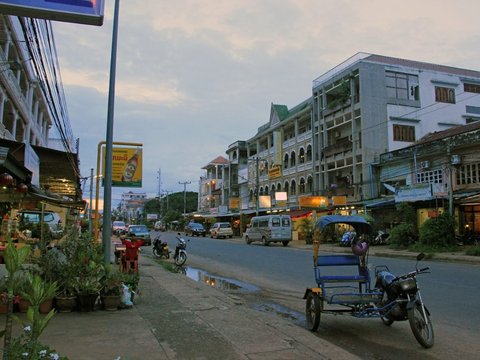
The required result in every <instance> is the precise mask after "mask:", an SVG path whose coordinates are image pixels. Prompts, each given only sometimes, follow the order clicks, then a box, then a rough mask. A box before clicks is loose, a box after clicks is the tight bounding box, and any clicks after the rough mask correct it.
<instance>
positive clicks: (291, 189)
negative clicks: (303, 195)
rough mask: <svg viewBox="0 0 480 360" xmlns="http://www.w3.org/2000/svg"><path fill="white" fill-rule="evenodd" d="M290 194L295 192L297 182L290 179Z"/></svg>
mask: <svg viewBox="0 0 480 360" xmlns="http://www.w3.org/2000/svg"><path fill="white" fill-rule="evenodd" d="M290 194H292V195H296V194H297V183H296V182H295V180H292V182H291V184H290Z"/></svg>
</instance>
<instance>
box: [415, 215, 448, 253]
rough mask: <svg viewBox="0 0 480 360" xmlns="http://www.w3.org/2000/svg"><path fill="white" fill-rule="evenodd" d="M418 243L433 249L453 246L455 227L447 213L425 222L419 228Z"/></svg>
mask: <svg viewBox="0 0 480 360" xmlns="http://www.w3.org/2000/svg"><path fill="white" fill-rule="evenodd" d="M419 240H420V243H422V244H424V245H430V246H434V247H447V246H449V245H454V244H455V225H454V221H453V218H452V217H451V216H450V214H448V213H443V214H441V215H439V216H438V217H436V218H431V219H428V220H427V221H425V222H424V223H423V224H422V226H421V227H420V238H419Z"/></svg>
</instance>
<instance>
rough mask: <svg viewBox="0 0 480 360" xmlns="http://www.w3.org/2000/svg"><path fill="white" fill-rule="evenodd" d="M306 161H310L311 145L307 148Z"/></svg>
mask: <svg viewBox="0 0 480 360" xmlns="http://www.w3.org/2000/svg"><path fill="white" fill-rule="evenodd" d="M307 161H312V145H310V144H308V146H307Z"/></svg>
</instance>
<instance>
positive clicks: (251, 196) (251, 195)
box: [248, 190, 253, 201]
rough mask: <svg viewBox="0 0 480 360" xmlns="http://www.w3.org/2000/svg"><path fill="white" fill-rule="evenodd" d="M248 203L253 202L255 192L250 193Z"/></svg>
mask: <svg viewBox="0 0 480 360" xmlns="http://www.w3.org/2000/svg"><path fill="white" fill-rule="evenodd" d="M248 201H253V190H250V193H249V194H248Z"/></svg>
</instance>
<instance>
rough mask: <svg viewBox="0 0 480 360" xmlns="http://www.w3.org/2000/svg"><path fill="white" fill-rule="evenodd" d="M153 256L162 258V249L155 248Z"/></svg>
mask: <svg viewBox="0 0 480 360" xmlns="http://www.w3.org/2000/svg"><path fill="white" fill-rule="evenodd" d="M153 256H155V257H156V258H161V257H162V253H161V252H160V251H158V249H157V248H155V247H154V248H153Z"/></svg>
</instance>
